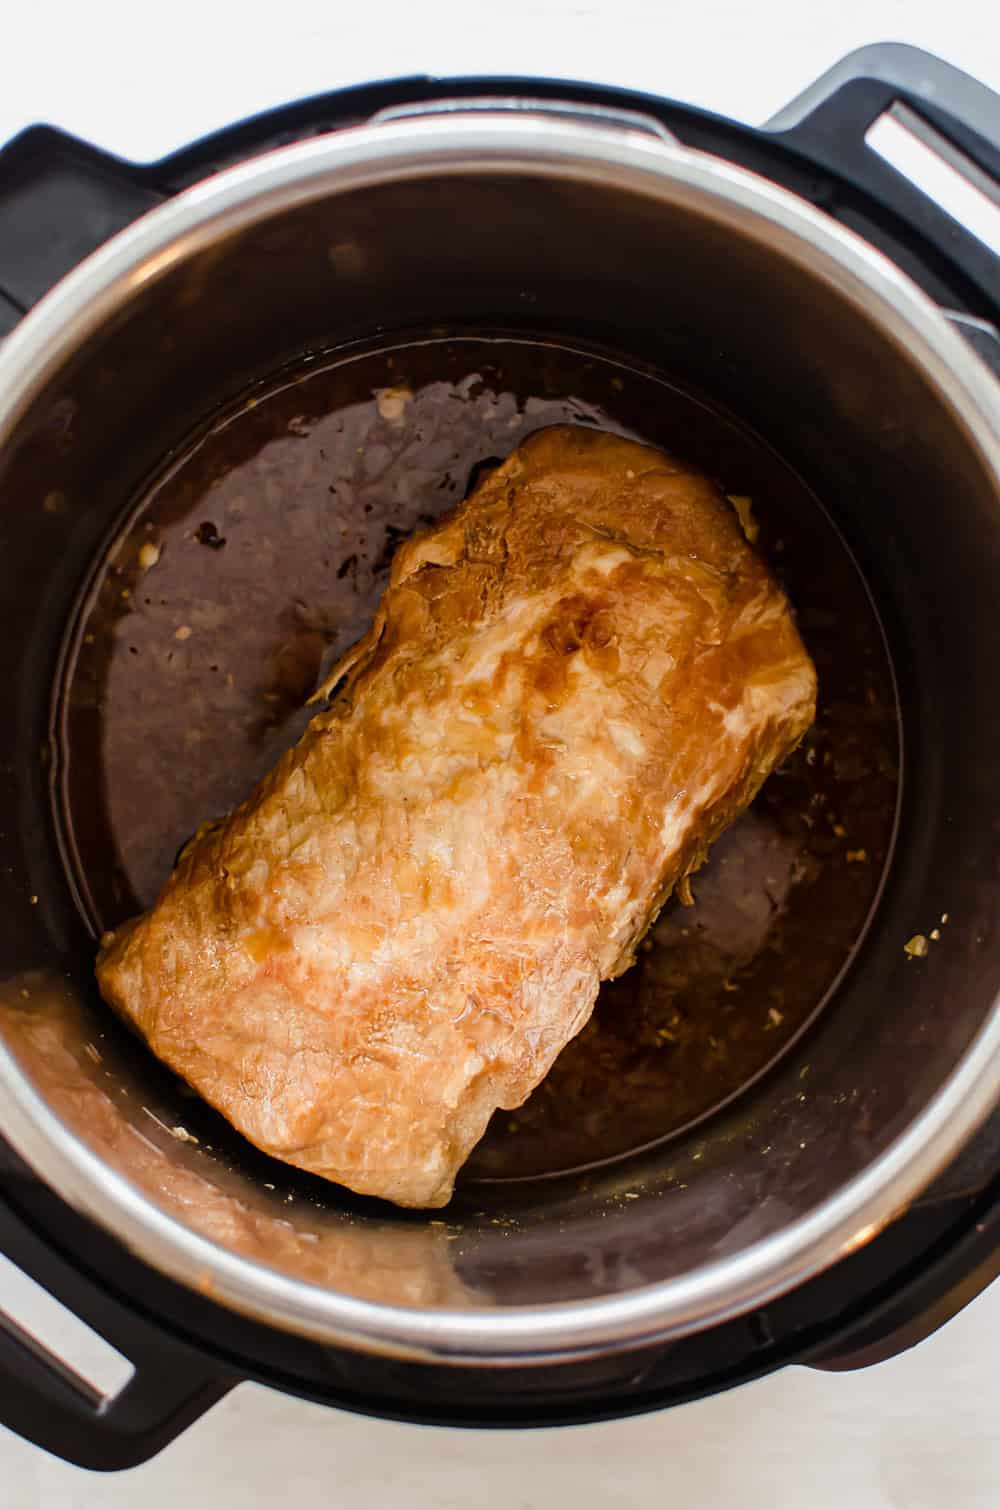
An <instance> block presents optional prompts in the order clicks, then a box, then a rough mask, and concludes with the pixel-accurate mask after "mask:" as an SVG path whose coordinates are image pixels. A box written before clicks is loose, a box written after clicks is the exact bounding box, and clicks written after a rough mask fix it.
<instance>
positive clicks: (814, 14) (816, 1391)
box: [0, 0, 1000, 1510]
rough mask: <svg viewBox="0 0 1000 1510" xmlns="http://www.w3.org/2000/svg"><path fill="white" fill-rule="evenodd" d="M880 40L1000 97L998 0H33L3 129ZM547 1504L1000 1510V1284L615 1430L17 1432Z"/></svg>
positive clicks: (117, 1497)
mask: <svg viewBox="0 0 1000 1510" xmlns="http://www.w3.org/2000/svg"><path fill="white" fill-rule="evenodd" d="M888 40H891V41H905V42H912V43H915V44H917V45H919V46H922V47H925V48H927V49H928V50H930V51H932V52H937V53H938V54H939V55H941V56H942V57H944V58H947V59H948V60H949V61H951V62H953V63H956V64H958V65H959V66H960V67H962V68H965V69H966V70H967V71H968V72H970V73H974V74H977V75H978V76H979V77H980V78H981V79H983V80H984V81H985V82H986V83H989V84H991V85H992V86H993V87H994V88H997V89H1000V17H998V13H997V10H996V7H995V5H994V4H991V3H990V0H946V3H942V0H839V3H838V4H836V5H834V4H832V3H825V4H823V5H821V6H820V5H816V4H814V3H810V0H780V3H778V0H770V3H769V0H757V3H751V0H744V3H738V0H729V3H726V0H687V3H685V4H683V5H682V4H669V3H663V0H659V3H658V0H617V3H614V0H600V3H598V0H496V3H494V4H492V5H483V4H477V3H476V0H462V3H455V0H366V3H365V0H362V3H352V4H350V5H345V4H342V3H340V0H326V3H322V0H291V3H289V0H275V3H272V4H268V5H261V4H255V3H254V0H241V3H240V4H234V3H229V0H227V3H213V0H200V3H197V4H192V3H189V0H172V3H171V4H170V5H167V6H158V7H149V6H145V5H141V4H136V3H135V0H130V3H128V4H117V3H115V4H112V3H108V0H104V3H99V0H91V3H85V0H64V3H51V0H49V3H43V0H34V3H33V4H31V5H18V6H14V5H10V6H9V7H4V15H3V19H2V21H0V141H3V140H5V139H6V138H7V137H9V136H10V135H12V134H13V133H14V132H15V131H17V130H19V129H20V128H21V127H23V126H26V125H29V124H31V123H32V122H34V121H37V120H48V121H51V122H54V123H56V124H58V125H60V126H63V127H66V128H68V129H69V130H71V131H74V132H77V133H79V134H80V135H81V136H84V137H87V138H89V139H90V140H92V141H94V142H97V143H99V144H100V145H102V146H105V147H108V148H110V149H112V150H114V151H117V152H119V153H122V154H123V155H126V156H131V157H135V158H139V159H150V158H155V157H157V156H160V155H161V154H163V153H165V152H167V151H169V150H171V149H172V148H174V147H176V146H179V145H180V144H182V143H184V142H186V141H188V140H190V139H191V138H192V137H195V136H197V135H200V134H201V133H203V132H205V131H209V130H212V129H214V128H216V127H219V126H223V125H225V124H227V123H228V122H230V121H231V120H233V119H235V118H236V117H239V116H241V115H246V114H249V113H251V112H253V111H257V110H260V109H262V108H265V107H267V106H270V105H275V104H280V103H282V102H283V101H286V100H289V99H293V98H296V97H299V96H302V95H306V94H310V93H313V92H318V91H321V90H325V89H329V88H331V87H333V86H336V85H338V84H346V83H355V82H361V81H364V80H367V79H372V78H379V77H383V78H385V77H390V76H393V75H400V74H407V73H420V72H428V73H437V74H448V73H460V72H469V73H473V72H494V73H522V74H523V73H537V74H546V75H552V76H563V77H575V78H580V79H593V80H597V81H601V82H610V83H617V84H625V85H630V86H633V87H636V88H640V89H648V90H651V91H656V92H659V93H662V94H666V95H671V96H674V97H676V98H678V99H682V100H687V101H690V102H692V103H695V104H698V105H702V106H707V107H709V108H711V109H714V110H718V111H720V112H722V113H725V114H729V115H732V116H736V117H739V118H742V119H744V120H748V121H753V122H760V121H763V120H764V119H766V118H767V116H769V115H770V114H771V113H773V112H774V111H776V110H777V109H778V108H779V107H780V106H781V105H782V104H784V103H785V102H786V101H787V100H788V99H790V98H792V97H793V96H794V95H795V94H797V93H798V92H799V90H800V89H802V88H803V87H804V86H805V85H806V84H808V83H810V82H811V81H812V80H813V79H814V78H815V77H816V76H817V75H819V74H820V73H822V72H823V71H824V70H825V69H826V68H827V67H829V66H830V65H831V64H832V63H833V62H835V61H836V60H837V59H838V58H839V57H840V56H841V55H842V54H843V53H845V52H847V51H849V50H850V49H851V48H854V47H859V46H862V45H864V44H865V43H870V42H877V41H888ZM2 1299H3V1295H2V1293H0V1300H2ZM554 1497H558V1498H559V1499H565V1500H566V1502H567V1503H568V1504H569V1505H571V1506H572V1507H573V1510H592V1507H598V1506H600V1507H604V1506H609V1507H617V1506H622V1507H624V1506H630V1507H631V1506H647V1505H648V1506H660V1505H661V1504H669V1505H671V1506H674V1507H677V1510H708V1507H712V1510H715V1507H727V1510H728V1507H730V1506H733V1507H739V1510H756V1507H758V1506H759V1507H762V1510H763V1507H767V1510H798V1507H803V1510H805V1507H808V1510H844V1507H845V1506H850V1507H851V1510H890V1507H891V1510H996V1507H998V1506H1000V1286H996V1287H994V1289H993V1291H991V1292H989V1293H987V1294H986V1295H985V1296H982V1297H981V1298H980V1299H979V1300H977V1301H976V1302H974V1303H973V1304H972V1305H971V1306H970V1307H969V1308H968V1309H967V1310H966V1311H965V1312H963V1313H962V1315H960V1316H959V1317H957V1318H956V1319H955V1320H954V1321H953V1322H952V1323H951V1324H950V1325H949V1326H948V1327H946V1328H945V1329H944V1330H943V1331H942V1332H940V1333H938V1334H937V1335H936V1336H934V1337H933V1338H931V1339H929V1340H928V1341H927V1342H926V1343H924V1344H922V1345H921V1346H920V1347H919V1348H917V1349H915V1350H914V1351H913V1352H911V1353H909V1354H907V1355H905V1356H903V1357H901V1358H898V1359H895V1360H893V1361H892V1362H890V1363H886V1364H883V1365H881V1366H880V1367H877V1368H874V1369H870V1370H867V1371H865V1372H863V1373H859V1374H844V1375H825V1374H819V1373H814V1372H811V1371H808V1370H805V1369H789V1370H786V1371H785V1372H784V1373H783V1374H779V1375H776V1376H774V1377H772V1378H770V1379H767V1380H764V1381H762V1382H760V1383H758V1384H754V1385H750V1386H748V1387H746V1388H744V1389H741V1390H738V1391H736V1392H734V1393H731V1394H729V1395H726V1396H723V1397H720V1398H717V1399H714V1400H709V1401H704V1402H701V1403H698V1404H695V1405H690V1406H686V1407H683V1408H681V1409H679V1410H675V1411H672V1412H669V1413H667V1414H664V1415H659V1416H653V1417H646V1418H640V1419H638V1420H632V1421H624V1422H616V1423H611V1424H609V1425H605V1426H596V1427H585V1428H579V1429H574V1430H564V1431H558V1432H550V1431H545V1432H538V1433H528V1432H522V1433H519V1434H517V1435H516V1437H512V1436H510V1435H506V1434H493V1433H486V1432H469V1433H461V1432H456V1431H432V1430H427V1429H422V1428H417V1427H408V1426H399V1425H392V1424H386V1423H383V1422H377V1421H369V1420H364V1419H360V1418H354V1417H351V1416H347V1415H342V1414H339V1413H337V1412H333V1411H329V1410H324V1409H321V1408H319V1407H316V1406H310V1405H305V1404H302V1403H301V1402H298V1401H294V1400H291V1399H289V1398H285V1397H282V1396H280V1395H276V1394H273V1393H271V1392H269V1391H266V1390H263V1389H260V1388H257V1387H255V1386H249V1385H247V1386H243V1387H241V1388H240V1389H238V1390H237V1391H236V1392H235V1393H234V1394H233V1395H231V1396H229V1397H228V1398H227V1399H226V1400H224V1401H223V1402H221V1403H220V1404H219V1405H218V1406H217V1407H216V1408H215V1409H214V1410H213V1411H212V1412H210V1414H209V1415H208V1416H207V1417H205V1418H204V1419H203V1420H202V1421H201V1422H199V1423H198V1424H197V1425H196V1426H194V1427H193V1428H192V1429H191V1430H190V1431H189V1432H188V1433H187V1434H186V1435H185V1436H184V1437H183V1438H182V1439H181V1440H180V1441H178V1442H177V1443H175V1444H174V1445H173V1446H172V1447H170V1448H168V1449H167V1450H166V1451H165V1452H164V1453H163V1454H162V1455H161V1456H160V1457H159V1458H158V1459H156V1460H155V1461H154V1462H153V1463H151V1464H149V1465H148V1466H146V1467H143V1468H140V1469H137V1470H134V1471H133V1472H132V1473H129V1474H124V1475H119V1476H117V1477H114V1478H101V1477H98V1476H96V1475H89V1474H85V1473H82V1472H80V1471H79V1470H77V1469H73V1468H69V1467H67V1466H65V1465H64V1464H60V1463H57V1462H55V1461H54V1460H53V1459H51V1458H48V1457H47V1456H46V1455H45V1454H43V1453H41V1452H39V1451H37V1450H36V1449H34V1448H32V1447H29V1446H27V1445H26V1444H24V1443H22V1442H21V1441H19V1440H17V1439H16V1438H14V1437H13V1436H10V1435H9V1434H6V1433H4V1432H3V1431H2V1430H0V1507H2V1510H42V1507H44V1510H98V1507H101V1510H104V1507H107V1510H112V1507H114V1510H124V1507H125V1506H128V1507H129V1510H133V1507H137V1506H141V1507H142V1510H167V1507H170V1510H176V1507H178V1506H193V1507H201V1506H209V1507H211V1510H231V1507H236V1506H240V1507H242V1506H250V1505H253V1506H256V1505H271V1504H273V1505H275V1506H283V1505H284V1504H286V1503H288V1504H291V1503H292V1502H294V1507H295V1510H312V1507H314V1506H316V1507H318V1506H324V1507H325V1506H331V1507H335V1506H341V1505H343V1506H350V1507H351V1510H368V1507H373V1510H374V1507H375V1506H378V1507H380V1510H393V1507H396V1506H406V1507H408V1510H411V1507H412V1510H424V1507H427V1510H430V1507H435V1510H449V1507H452V1506H456V1507H457V1506H462V1507H463V1510H464V1507H477V1506H483V1505H489V1506H491V1507H493V1506H496V1507H503V1510H529V1507H530V1510H535V1507H541V1506H548V1505H549V1504H550V1503H551V1502H552V1500H553V1498H554Z"/></svg>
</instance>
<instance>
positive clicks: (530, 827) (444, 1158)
mask: <svg viewBox="0 0 1000 1510" xmlns="http://www.w3.org/2000/svg"><path fill="white" fill-rule="evenodd" d="M324 692H326V693H330V692H335V698H334V701H333V703H332V706H331V707H330V708H329V709H328V710H325V711H322V712H320V713H318V714H317V715H316V717H315V718H314V719H313V721H312V723H311V724H310V726H309V728H308V729H307V731H306V733H305V734H304V736H303V737H302V739H301V740H300V742H299V743H298V745H296V746H295V748H294V749H292V750H290V751H289V752H288V753H287V754H286V755H285V756H284V757H283V758H282V759H281V760H280V761H279V762H278V765H277V766H276V767H275V769H274V770H273V771H272V773H271V774H270V775H269V776H268V777H266V778H265V780H264V781H262V782H261V784H260V785H259V786H258V788H257V790H256V791H255V792H254V793H253V794H252V795H251V796H250V797H249V798H248V799H247V801H246V802H244V803H243V804H242V806H240V807H238V808H237V809H236V810H235V811H234V812H233V813H232V814H231V815H230V816H229V817H228V818H227V819H226V820H225V821H224V822H222V823H220V824H214V825H208V826H206V828H205V829H204V830H202V831H200V832H199V834H198V835H197V836H196V837H195V839H194V840H193V841H192V842H191V844H190V845H189V846H188V848H187V849H186V851H185V852H184V854H183V855H182V857H181V859H180V862H179V864H178V865H177V868H176V869H175V871H174V873H173V875H172V876H171V877H170V879H169V880H168V882H167V884H166V886H165V887H164V890H163V892H162V894H161V896H160V898H159V900H158V901H157V903H156V905H155V906H154V907H153V909H152V910H151V911H150V912H148V913H146V914H145V915H144V916H142V917H140V918H137V919H135V920H133V921H132V922H130V923H127V924H125V925H124V926H122V927H121V928H119V929H117V930H116V932H115V933H114V934H113V935H110V936H108V937H106V939H105V941H104V946H103V948H102V951H101V956H100V959H99V962H98V979H99V982H100V986H101V990H102V992H103V993H104V995H105V997H106V998H107V1000H108V1001H109V1002H110V1003H111V1004H112V1005H113V1006H114V1007H115V1008H116V1009H117V1010H118V1011H119V1012H120V1013H121V1014H122V1015H123V1016H124V1017H126V1018H127V1019H128V1020H130V1021H131V1022H132V1023H133V1024H134V1025H135V1027H136V1028H138V1030H139V1031H140V1032H141V1033H142V1034H143V1035H144V1036H145V1038H146V1039H147V1041H148V1042H149V1044H150V1046H151V1048H152V1049H153V1051H154V1052H155V1053H156V1054H157V1055H159V1056H160V1058H161V1059H163V1060H165V1061H166V1062H167V1063H168V1064H169V1065H170V1066H171V1067H172V1068H173V1069H174V1070H175V1071H177V1072H178V1073H179V1074H180V1075H182V1076H183V1077H184V1078H185V1079H186V1080H187V1081H188V1082H189V1083H190V1084H191V1085H192V1086H194V1087H195V1088H196V1089H197V1090H198V1091H199V1092H200V1093H201V1095H202V1096H204V1097H205V1099H206V1100H208V1101H209V1102H211V1103H212V1104H213V1105H214V1106H216V1107H217V1108H218V1109H219V1110H220V1111H221V1112H222V1113H224V1115H225V1116H226V1117H228V1118H229V1120H230V1121H231V1122H232V1123H233V1124H234V1126H235V1127H237V1128H238V1129H239V1130H240V1131H241V1132H242V1133H243V1134H245V1135H246V1137H248V1138H249V1139H250V1140H251V1141H252V1142H254V1143H255V1144H257V1145H258V1146H259V1147H260V1148H262V1149H264V1150H265V1151H266V1152H268V1153H270V1154H272V1155H274V1156H276V1157H277V1158H280V1159H284V1160H286V1161H288V1162H289V1163H291V1164H294V1165H297V1166H299V1167H301V1168H303V1169H307V1170H310V1171H312V1172H314V1173H316V1174H319V1175H322V1176H324V1177H325V1178H327V1179H329V1180H334V1181H337V1182H339V1183H341V1184H343V1185H346V1186H349V1187H350V1188H351V1189H352V1190H356V1191H360V1192H363V1193H365V1194H369V1195H378V1196H383V1197H385V1198H386V1199H388V1200H392V1201H395V1202H397V1203H399V1204H400V1205H405V1206H440V1205H443V1204H444V1203H445V1202H447V1200H448V1199H449V1197H450V1195H451V1193H452V1188H453V1183H454V1179H455V1176H456V1173H457V1172H458V1170H459V1169H460V1167H461V1165H462V1163H463V1161H464V1160H465V1158H466V1157H467V1156H468V1154H469V1152H470V1151H471V1149H472V1148H473V1146H474V1145H475V1143H476V1142H477V1141H478V1139H479V1138H480V1136H481V1135H482V1133H483V1131H484V1129H485V1127H486V1124H487V1122H488V1120H489V1118H490V1116H491V1115H492V1113H493V1112H494V1110H495V1109H496V1108H497V1107H498V1106H501V1107H506V1108H511V1107H515V1106H518V1105H520V1104H521V1102H522V1101H524V1099H525V1098H526V1097H527V1096H528V1094H529V1093H530V1092H531V1090H532V1089H533V1088H534V1086H536V1085H537V1084H538V1082H539V1081H540V1080H541V1079H542V1077H543V1076H544V1075H545V1073H546V1071H547V1070H548V1069H549V1066H550V1065H551V1064H552V1062H553V1060H554V1059H555V1057H556V1055H557V1054H558V1053H559V1051H560V1049H561V1048H562V1047H563V1046H564V1045H565V1044H566V1043H567V1041H568V1040H569V1039H570V1038H572V1037H573V1035H574V1034H575V1033H577V1032H578V1031H579V1029H580V1028H581V1027H582V1026H583V1025H584V1023H585V1022H586V1021H587V1019H588V1017H589V1016H590V1013H591V1010H592V1008H593V1005H594V1000H595V998H596V996H597V991H598V987H599V985H600V982H601V981H602V980H604V979H607V978H609V977H612V976H615V975H618V974H620V973H621V972H622V971H623V970H625V969H626V968H627V967H628V965H629V964H630V962H631V960H632V958H633V955H634V951H635V948H636V945H637V943H638V942H639V940H640V939H641V937H642V935H643V933H644V932H645V930H646V928H647V927H648V926H649V924H650V922H651V921H652V919H653V918H654V917H655V915H656V913H657V911H658V909H659V908H660V907H661V906H662V904H663V902H664V900H665V899H666V897H667V896H668V895H669V894H670V893H671V891H672V890H673V889H674V887H675V886H677V885H678V884H679V883H681V882H682V881H683V880H684V878H685V877H686V876H687V875H688V874H689V873H690V872H691V871H692V870H694V869H696V868H697V866H698V865H699V864H700V863H701V861H702V860H703V858H704V856H705V853H706V851H707V848H708V846H709V845H710V844H711V842H712V840H713V839H714V838H715V837H716V835H717V834H718V833H719V832H720V831H721V830H722V829H723V828H724V827H725V825H726V824H727V823H728V822H730V820H731V819H732V818H734V817H735V816H736V815H737V814H738V813H739V812H740V811H741V810H742V809H743V808H744V807H745V806H746V805H747V803H748V802H750V800H751V799H752V797H753V795H754V793H755V792H756V790H757V788H758V787H759V786H760V784H761V783H762V782H763V781H764V779H765V778H766V776H767V775H768V773H769V772H770V771H771V770H772V768H773V767H774V766H775V765H776V764H777V763H778V762H779V761H780V760H781V759H782V757H783V756H784V755H785V754H786V753H787V752H788V751H789V750H790V749H792V748H793V746H794V745H795V744H796V743H797V742H798V740H799V739H800V738H801V736H802V735H803V734H804V732H805V731H806V729H807V728H808V726H809V724H810V723H811V721H812V719H813V716H814V710H815V692H816V685H815V674H814V671H813V667H812V664H811V662H810V660H809V658H808V656H807V654H806V652H805V650H804V648H803V646H802V642H801V640H800V638H799V635H798V633H797V631H796V628H795V625H794V623H793V620H792V616H791V612H790V610H789V606H788V603H787V601H786V599H785V597H784V595H783V594H782V592H781V591H780V589H779V588H778V587H777V585H776V584H775V582H774V581H773V579H772V578H771V577H770V575H769V574H768V572H767V570H766V568H765V566H764V564H763V563H762V562H761V560H760V559H759V558H758V557H757V556H756V555H755V553H754V552H753V550H752V549H751V547H750V546H749V545H748V544H747V541H746V539H745V538H744V535H743V533H742V531H741V529H740V525H739V521H738V519H737V517H736V514H735V513H734V511H733V509H732V508H731V507H730V505H729V504H728V503H727V502H726V500H725V499H724V498H723V497H722V496H721V495H720V493H719V492H718V490H717V489H716V488H715V486H714V485H713V484H712V483H710V482H709V481H708V479H707V478H705V477H704V476H703V475H702V474H700V473H698V472H696V471H693V470H692V469H690V468H689V467H686V466H685V465H684V464H682V463H681V462H678V461H676V460H674V459H672V458H670V457H668V456H666V455H664V454H663V453H661V452H659V451H656V450H653V449H651V448H649V447H647V446H642V445H639V444H636V443H634V442H632V441H627V440H622V439H620V438H618V437H616V436H612V435H608V434H602V433H599V432H596V431H592V430H589V429H583V428H580V429H577V428H573V427H568V426H560V427H557V428H554V429H550V430H544V431H540V432H538V433H537V434H535V435H533V436H531V437H530V438H529V439H528V440H527V441H526V442H525V443H524V444H523V445H522V446H521V447H520V448H519V449H518V450H517V451H516V452H515V453H514V454H513V455H512V456H510V457H509V458H508V460H507V461H506V462H505V463H504V464H503V465H502V466H500V467H499V468H497V470H496V471H494V472H493V473H491V474H490V475H489V476H487V477H486V479H485V480H484V481H482V482H481V483H480V485H479V486H478V488H477V489H476V491H475V492H474V493H473V495H472V496H471V497H470V498H468V499H467V500H466V501H465V502H464V503H463V504H461V505H460V506H459V508H458V509H456V510H455V511H454V512H453V513H452V514H450V515H448V516H447V517H445V518H444V519H442V520H441V521H440V522H439V523H438V524H437V525H436V526H434V527H433V528H432V529H430V530H428V531H426V532H425V533H423V534H420V535H417V536H414V537H413V538H412V539H410V540H409V541H407V542H406V543H405V544H404V545H403V546H401V548H400V549H399V551H398V552H397V554H396V557H395V559H394V561H393V565H392V572H391V579H390V585H389V587H388V588H387V590H386V593H385V595H384V597H383V599H382V602H381V604H380V606H379V609H378V613H377V615H376V619H375V622H374V624H373V626H372V628H371V630H370V632H369V633H368V634H367V635H366V636H365V637H364V639H362V640H361V641H360V642H359V643H358V644H357V645H356V646H355V647H354V648H353V649H352V650H350V651H349V652H348V654H347V655H346V656H345V657H344V658H343V659H342V661H341V662H340V664H339V665H338V666H337V667H336V668H335V670H334V671H333V673H332V675H331V677H330V679H329V682H328V684H327V686H326V688H324Z"/></svg>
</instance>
